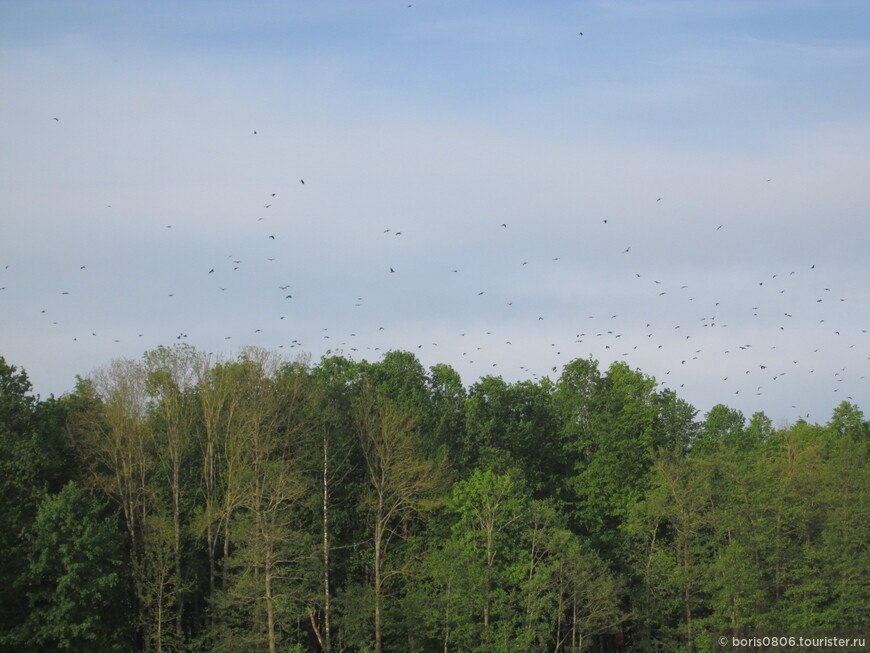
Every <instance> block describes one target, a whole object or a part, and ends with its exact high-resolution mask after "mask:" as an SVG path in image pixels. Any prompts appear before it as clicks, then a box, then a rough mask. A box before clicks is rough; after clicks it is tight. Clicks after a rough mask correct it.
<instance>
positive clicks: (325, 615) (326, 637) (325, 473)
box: [321, 432, 332, 653]
mask: <svg viewBox="0 0 870 653" xmlns="http://www.w3.org/2000/svg"><path fill="white" fill-rule="evenodd" d="M327 447H328V442H327V435H326V432H324V434H323V642H322V643H321V647H322V648H323V652H324V653H330V651H331V650H332V644H331V642H330V634H329V630H330V628H329V477H328V471H329V457H328V455H327V454H328V448H327Z"/></svg>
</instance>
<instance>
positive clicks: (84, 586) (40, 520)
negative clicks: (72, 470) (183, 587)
mask: <svg viewBox="0 0 870 653" xmlns="http://www.w3.org/2000/svg"><path fill="white" fill-rule="evenodd" d="M30 538H31V548H30V551H29V555H28V561H27V562H28V568H27V574H26V576H27V581H28V590H27V599H26V604H27V606H28V614H27V619H26V621H25V622H24V624H23V625H22V627H21V628H20V629H19V631H18V632H17V633H16V635H17V636H18V638H19V643H20V645H21V649H20V650H25V649H28V650H58V651H82V652H85V651H93V650H94V649H95V648H99V649H100V650H101V651H126V650H129V648H130V647H131V645H132V642H131V637H130V634H131V631H130V629H129V627H128V624H129V619H130V616H131V615H130V614H129V613H128V612H127V611H126V610H125V606H126V605H127V604H126V601H125V596H124V587H123V583H122V579H123V575H124V562H125V561H124V552H123V549H124V547H123V534H122V532H121V531H120V530H119V529H118V523H117V518H116V516H115V515H113V514H111V513H109V514H106V510H105V507H104V506H102V505H100V504H99V503H96V502H94V501H93V500H92V499H91V497H89V496H88V495H87V493H85V492H84V491H83V490H82V489H81V488H79V487H78V486H77V485H76V484H75V483H73V482H70V483H68V484H67V485H66V486H65V487H64V488H63V489H62V490H61V491H60V492H59V493H58V494H56V495H47V496H46V497H45V499H44V501H43V502H42V504H41V505H40V507H39V512H38V514H37V516H36V519H35V521H34V523H33V526H32V528H31V529H30Z"/></svg>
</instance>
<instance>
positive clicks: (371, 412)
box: [354, 388, 446, 653]
mask: <svg viewBox="0 0 870 653" xmlns="http://www.w3.org/2000/svg"><path fill="white" fill-rule="evenodd" d="M417 420H418V417H417V415H415V414H414V413H412V412H410V410H409V409H408V408H407V407H405V406H404V405H402V404H399V403H396V402H393V401H391V400H388V399H386V398H385V397H383V396H381V395H378V394H376V393H375V392H373V391H372V389H371V388H366V389H365V390H364V391H363V392H362V394H361V395H360V398H359V401H358V402H357V403H356V405H355V410H354V423H355V426H356V431H357V434H358V437H359V442H360V447H361V448H362V451H363V457H364V460H365V468H366V480H367V486H368V488H367V489H368V492H367V494H366V498H365V504H366V508H367V511H368V514H369V520H370V521H369V523H370V526H371V540H372V547H373V551H372V555H373V581H372V583H373V602H374V645H375V651H377V653H380V652H381V650H382V649H383V614H384V605H383V603H384V596H385V584H386V583H387V582H388V581H389V580H390V578H392V577H393V576H397V575H400V574H402V573H404V571H405V570H403V569H402V568H392V569H390V568H388V566H387V560H388V556H387V554H388V552H389V550H390V548H391V544H393V542H394V538H401V537H402V535H403V533H405V532H407V531H406V530H405V526H406V524H407V522H408V520H410V519H411V518H413V517H415V516H418V515H421V514H423V513H424V512H425V511H426V510H427V509H428V508H431V507H433V506H435V505H437V502H438V501H439V500H440V495H441V492H442V488H443V486H444V483H445V480H446V477H445V474H444V471H443V463H442V462H441V461H438V460H431V459H427V458H424V457H423V456H422V455H421V454H420V452H419V445H418V444H417V442H416V439H415V437H414V430H415V428H416V426H417Z"/></svg>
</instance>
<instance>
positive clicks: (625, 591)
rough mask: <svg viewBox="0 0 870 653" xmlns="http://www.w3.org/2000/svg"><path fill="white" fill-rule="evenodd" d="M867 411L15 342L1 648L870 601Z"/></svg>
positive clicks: (576, 644) (780, 624)
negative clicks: (707, 405)
mask: <svg viewBox="0 0 870 653" xmlns="http://www.w3.org/2000/svg"><path fill="white" fill-rule="evenodd" d="M868 445H870V422H868V421H867V420H865V418H864V415H863V413H862V412H861V410H860V409H859V407H858V406H857V405H855V404H852V403H850V402H843V403H841V404H840V405H839V406H836V407H833V408H832V415H831V417H830V420H829V421H828V422H827V423H826V424H824V425H820V424H810V423H807V422H805V421H797V422H796V423H794V424H782V425H777V426H776V427H775V426H774V425H773V423H772V421H771V420H770V419H769V418H768V417H767V416H765V414H763V413H756V414H754V415H751V416H749V417H745V416H744V415H743V414H742V413H740V412H739V411H737V410H734V409H732V408H729V407H728V406H726V405H724V404H720V405H717V406H715V407H713V408H712V409H711V410H709V412H707V413H706V414H704V415H699V412H698V410H696V409H695V408H694V407H693V406H691V405H689V404H688V403H687V402H685V401H684V400H682V399H680V398H679V397H678V396H677V395H676V393H675V392H674V391H672V390H669V389H665V388H663V387H662V386H660V385H659V384H657V382H656V380H655V379H654V378H652V377H649V376H647V375H645V374H644V373H643V372H641V371H639V370H636V369H631V368H630V367H629V366H628V365H627V364H625V363H621V362H617V363H614V364H612V365H610V366H609V367H608V368H607V369H599V364H598V363H597V362H596V361H594V360H592V359H577V360H574V361H572V362H571V363H569V364H567V365H565V367H564V368H563V369H562V370H561V372H560V374H559V376H558V378H556V379H555V380H551V379H548V378H542V379H539V380H535V381H519V382H506V381H504V380H503V379H502V378H501V377H497V376H489V377H483V378H481V379H479V380H478V381H476V382H475V383H473V384H471V385H470V386H465V385H463V383H462V381H461V379H460V377H459V375H458V374H457V373H456V372H455V371H454V370H453V369H452V368H451V367H450V366H449V365H444V364H442V365H435V366H433V367H431V368H429V369H425V368H424V367H423V366H422V365H421V363H420V362H419V361H418V360H417V358H416V357H415V356H414V355H413V354H411V353H408V352H403V351H392V352H389V353H387V354H385V355H384V356H383V357H382V358H381V359H380V360H379V361H377V362H374V363H370V362H366V361H360V362H358V361H354V360H351V359H349V358H345V357H343V356H335V355H331V356H327V357H324V358H322V359H321V360H320V361H319V362H316V363H313V362H312V361H310V360H306V359H305V358H304V357H303V358H299V359H297V360H293V361H288V360H286V359H284V358H282V357H281V356H279V355H278V354H277V353H276V352H274V351H269V350H263V349H253V348H252V349H244V350H241V352H240V353H238V354H237V355H234V356H218V355H213V354H208V353H205V352H202V351H199V350H197V349H195V348H193V347H191V346H187V345H179V346H175V347H160V348H157V349H155V350H151V351H148V352H146V353H145V354H144V355H143V356H142V357H141V358H140V359H135V360H133V359H118V360H114V361H112V362H111V363H109V364H107V365H105V366H104V367H101V368H99V369H97V370H94V371H93V372H91V373H89V374H88V375H87V376H83V377H79V378H78V381H77V384H76V387H75V390H74V391H72V392H70V393H68V394H64V395H63V396H61V397H54V396H51V397H49V398H47V399H42V398H40V397H39V395H37V394H35V392H34V388H33V387H32V386H31V383H30V381H29V380H28V377H27V374H26V371H25V370H22V369H19V368H17V367H15V366H14V365H13V364H12V363H10V362H7V361H6V360H5V359H3V358H0V484H2V491H0V502H2V509H0V520H2V527H0V539H2V543H0V551H2V553H3V565H2V566H0V620H2V622H0V651H3V652H6V651H10V652H11V651H15V652H21V651H89V652H90V651H107V652H110V651H118V652H121V651H145V652H149V653H168V652H195V651H214V652H227V653H229V652H233V653H237V652H247V651H262V652H268V653H275V652H277V651H282V652H285V653H286V652H288V651H289V652H303V651H306V652H307V651H312V652H324V653H338V652H343V651H347V652H351V651H353V652H371V651H374V652H377V653H381V652H388V651H389V652H393V651H403V652H405V651H421V652H428V651H432V652H435V651H439V652H445V653H446V652H449V651H478V652H500V651H551V652H553V653H562V652H565V653H568V652H579V651H601V652H605V651H629V650H630V651H688V652H691V651H709V650H712V648H713V639H714V638H715V637H716V636H717V634H718V633H720V632H721V631H723V630H725V629H730V630H733V631H737V632H746V633H751V632H756V631H759V630H763V629H767V630H771V631H776V632H780V633H783V632H786V633H787V632H796V631H797V630H798V629H803V630H808V629H816V630H818V629H850V628H851V629H854V628H866V627H867V626H868V625H870V582H868V570H870V544H868V543H870V466H868Z"/></svg>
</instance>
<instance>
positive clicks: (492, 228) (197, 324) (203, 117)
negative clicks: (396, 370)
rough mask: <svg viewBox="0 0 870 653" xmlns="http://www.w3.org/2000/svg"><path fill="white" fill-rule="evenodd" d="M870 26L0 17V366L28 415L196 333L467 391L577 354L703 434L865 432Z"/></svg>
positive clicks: (654, 9)
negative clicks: (390, 358) (438, 380)
mask: <svg viewBox="0 0 870 653" xmlns="http://www.w3.org/2000/svg"><path fill="white" fill-rule="evenodd" d="M408 4H411V5H412V6H411V7H408V6H407V5H408ZM868 24H870V6H868V5H867V4H866V3H864V2H857V1H856V2H821V1H818V2H810V1H806V2H802V1H795V2H728V1H724V2H654V1H652V2H607V3H604V2H535V3H531V2H499V3H495V2H433V1H425V0H424V1H422V2H414V1H413V0H411V1H410V2H407V1H406V2H294V3H278V2H254V3H229V2H208V3H205V2H185V3H170V2H150V3H147V4H145V3H136V4H133V3H121V2H77V3H67V2H39V1H36V2H27V3H25V2H0V83H2V85H3V88H4V100H3V102H2V105H0V120H2V123H3V129H2V130H0V134H2V135H0V138H2V142H0V171H2V175H0V288H3V290H0V343H2V351H0V354H2V355H3V356H5V357H6V359H7V360H8V361H9V362H11V363H12V364H15V365H18V366H21V367H24V368H25V369H26V370H27V371H28V373H29V375H30V377H31V380H32V381H33V383H34V386H35V389H36V391H37V392H39V393H40V394H42V395H44V396H45V395H48V394H49V393H54V394H61V393H63V392H65V391H68V390H69V389H71V388H72V386H73V384H74V381H75V376H76V375H77V374H78V375H86V374H88V373H89V372H90V371H91V370H92V369H94V368H96V367H98V366H101V365H105V364H107V363H108V362H109V361H110V360H112V359H113V358H116V357H138V356H140V355H141V354H142V353H143V352H144V351H145V350H147V349H150V348H153V347H156V346H158V345H160V344H173V343H175V342H179V341H184V342H187V343H189V344H192V345H194V346H196V347H197V348H200V349H203V350H206V351H216V352H217V351H221V352H227V353H230V354H231V353H232V352H234V351H237V350H238V348H239V347H242V346H245V345H256V346H263V347H268V348H275V349H279V348H280V350H281V351H283V352H285V353H286V354H287V355H288V356H289V357H292V356H295V355H297V354H298V353H300V352H306V353H308V354H310V355H311V356H312V357H313V359H314V360H315V361H316V360H317V359H318V358H319V357H320V356H321V355H323V354H325V353H326V352H333V353H338V352H341V353H344V354H346V355H348V356H351V357H353V358H356V359H360V358H366V359H368V360H376V359H377V358H378V357H379V356H380V355H381V354H382V352H383V351H385V350H388V349H392V348H402V349H408V350H410V351H413V352H414V353H415V354H416V355H417V356H418V357H419V358H420V360H421V361H422V362H423V364H424V365H427V366H428V365H433V364H435V363H448V364H450V365H453V366H454V367H455V368H456V369H457V370H458V371H459V372H460V373H461V374H462V376H463V380H464V381H465V382H466V383H468V384H470V383H473V382H474V381H476V380H477V379H478V378H479V377H480V376H482V375H485V374H497V375H501V376H503V377H504V378H505V379H507V380H511V381H513V380H518V379H524V378H537V377H540V376H542V375H549V376H550V377H551V378H554V377H556V376H557V375H558V369H559V367H560V366H561V365H563V364H564V363H566V362H568V361H570V360H572V359H574V358H578V357H579V358H586V357H588V356H592V357H593V358H595V359H597V360H599V362H600V364H601V366H602V368H605V367H606V366H607V365H609V364H610V363H611V362H612V361H614V360H625V361H626V362H628V363H629V364H630V365H631V366H632V367H637V368H639V369H641V370H642V371H643V372H645V373H647V374H649V375H652V376H654V377H655V378H656V379H657V380H658V381H660V382H661V383H662V384H663V385H666V386H668V387H672V388H674V389H676V390H677V391H678V393H679V394H680V396H682V397H684V398H685V399H686V400H688V401H689V402H690V403H692V404H693V405H695V406H696V407H697V408H698V409H699V410H700V411H701V414H703V413H704V412H705V411H706V410H709V408H710V407H712V405H714V404H716V403H726V404H728V405H730V406H732V407H735V408H738V409H740V410H742V411H743V412H744V414H745V415H747V416H749V415H750V414H751V413H753V412H755V411H756V410H764V411H765V412H766V413H767V414H768V415H769V416H770V417H771V418H772V419H774V420H775V421H777V420H780V419H788V420H794V419H796V418H797V417H798V416H803V415H806V414H809V415H810V419H811V420H814V421H822V422H823V421H826V420H827V419H828V417H829V416H830V413H831V410H832V409H833V408H834V406H836V405H837V404H838V403H839V401H841V400H843V399H847V398H849V397H851V398H852V400H853V401H855V402H856V403H858V404H859V406H862V407H864V409H865V410H866V406H867V399H868V398H870V381H868V379H867V375H868V372H870V370H868V368H870V360H868V355H870V335H868V334H867V332H866V330H870V310H868V306H870V283H868V282H870V269H868V262H867V254H866V252H867V249H868V243H870V222H868V221H867V220H866V216H865V213H866V207H867V206H870V201H868V200H870V185H868V184H867V183H866V179H867V178H868V176H870V175H868V173H870V118H868V116H870V85H868V84H867V83H866V81H867V79H868V78H870V35H868V33H867V29H866V26H867V25H868ZM580 32H582V36H581V35H580ZM54 118H57V120H54ZM254 132H256V134H255V133H254ZM300 180H304V181H305V183H304V184H303V183H301V181H300ZM273 193H274V195H273ZM267 205H268V208H267ZM605 221H606V222H605ZM502 225H505V226H502ZM397 232H401V233H400V234H397ZM626 250H628V251H626ZM7 266H8V267H7ZM83 266H84V267H83ZM391 268H392V269H393V270H395V271H394V272H390V269H391ZM211 270H213V272H211ZM454 270H455V272H454ZM285 286H286V287H285ZM481 293H482V294H481ZM287 295H291V297H287ZM819 300H821V301H819ZM762 366H763V367H762ZM554 367H555V368H556V372H554V371H553V368H554Z"/></svg>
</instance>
